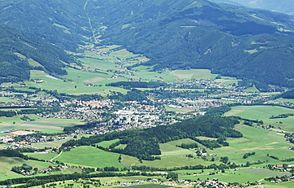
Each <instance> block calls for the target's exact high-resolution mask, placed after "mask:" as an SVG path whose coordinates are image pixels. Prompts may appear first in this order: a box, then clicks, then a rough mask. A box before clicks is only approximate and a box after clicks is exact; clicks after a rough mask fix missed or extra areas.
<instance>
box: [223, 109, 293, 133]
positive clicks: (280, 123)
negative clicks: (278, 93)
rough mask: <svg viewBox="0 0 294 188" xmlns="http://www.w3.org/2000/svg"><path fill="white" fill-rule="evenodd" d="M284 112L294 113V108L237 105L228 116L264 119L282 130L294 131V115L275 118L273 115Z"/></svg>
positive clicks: (268, 123)
mask: <svg viewBox="0 0 294 188" xmlns="http://www.w3.org/2000/svg"><path fill="white" fill-rule="evenodd" d="M282 114H294V109H290V108H284V107H279V106H262V105H257V106H235V107H233V108H232V110H231V111H229V112H227V113H226V114H225V115H226V116H239V117H242V118H245V119H250V120H262V121H263V122H264V123H265V124H266V125H272V126H275V127H276V128H281V129H282V130H285V131H289V132H294V116H290V117H287V118H275V119H271V117H272V116H277V115H282Z"/></svg>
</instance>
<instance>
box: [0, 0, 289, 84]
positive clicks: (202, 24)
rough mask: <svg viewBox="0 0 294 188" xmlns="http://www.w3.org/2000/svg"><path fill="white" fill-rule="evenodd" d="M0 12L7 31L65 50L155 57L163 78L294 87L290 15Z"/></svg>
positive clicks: (142, 7)
mask: <svg viewBox="0 0 294 188" xmlns="http://www.w3.org/2000/svg"><path fill="white" fill-rule="evenodd" d="M0 9H1V12H0V23H1V24H2V25H4V27H9V28H12V29H13V30H16V31H17V32H20V33H22V34H23V35H25V37H26V38H28V40H32V41H34V40H37V41H40V42H44V43H48V44H54V46H55V47H56V48H59V49H62V50H71V51H74V50H76V49H77V47H78V46H79V45H83V44H84V43H85V42H97V41H95V40H93V35H94V37H96V38H98V36H99V37H101V38H102V39H103V42H105V43H112V44H122V45H124V46H126V47H127V48H128V49H129V50H131V51H134V52H138V53H142V54H144V55H146V56H148V57H149V58H150V59H151V60H150V61H149V62H148V64H149V65H155V66H154V68H155V69H156V70H159V69H165V68H169V69H190V68H209V69H212V70H213V71H214V72H216V73H221V74H223V75H230V76H236V77H239V78H245V79H250V80H254V81H257V82H260V83H267V84H274V85H281V86H287V87H294V46H293V44H294V21H293V18H292V17H290V16H287V15H283V14H279V13H273V12H267V11H262V10H251V9H246V8H243V7H237V6H233V5H217V4H214V3H211V2H209V1H206V0H140V1H139V0H107V1H100V0H99V1H98V0H85V1H79V0H74V1H69V0H64V1H55V0H49V1H47V0H46V1H45V0H28V1H27V0H26V1H24V0H11V1H3V0H2V1H0ZM0 34H1V33H0ZM62 50H61V51H62ZM47 54H48V53H47ZM43 55H45V56H46V54H44V53H43ZM62 57H67V56H66V55H65V56H62ZM55 60H57V61H55V62H57V63H55V64H56V65H57V64H58V67H61V68H62V66H63V63H60V61H59V60H60V57H59V56H58V57H56V58H55ZM7 62H10V61H7ZM43 65H44V67H46V69H47V70H49V71H50V69H49V67H51V65H49V64H47V63H43ZM54 70H55V69H54ZM53 72H55V71H53ZM56 73H61V72H58V71H57V72H56ZM21 79H23V78H21Z"/></svg>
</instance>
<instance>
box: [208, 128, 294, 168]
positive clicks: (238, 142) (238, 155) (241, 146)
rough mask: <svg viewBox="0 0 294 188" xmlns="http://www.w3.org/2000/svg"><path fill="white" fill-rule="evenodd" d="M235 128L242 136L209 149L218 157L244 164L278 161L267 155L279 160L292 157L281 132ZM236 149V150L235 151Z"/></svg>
mask: <svg viewBox="0 0 294 188" xmlns="http://www.w3.org/2000/svg"><path fill="white" fill-rule="evenodd" d="M236 129H237V130H238V131H240V132H241V133H242V134H243V137H242V138H237V139H235V138H234V139H228V143H229V146H228V147H221V148H217V149H214V150H211V151H209V152H210V153H214V154H217V156H218V157H224V156H228V157H229V159H230V161H231V162H235V163H237V164H245V163H246V162H247V161H249V162H257V161H258V160H260V161H267V163H274V164H275V163H279V161H277V160H275V159H273V158H271V157H269V156H268V155H270V156H275V157H278V158H279V159H280V160H283V159H288V158H292V157H293V151H291V150H289V147H290V146H291V144H290V143H289V142H287V141H286V140H285V138H284V136H283V135H282V134H277V133H276V132H274V131H270V130H265V129H262V128H256V127H249V126H246V125H237V126H236ZM236 151H238V152H236ZM250 152H255V155H253V156H250V157H248V158H247V159H244V158H243V156H244V154H246V153H250Z"/></svg>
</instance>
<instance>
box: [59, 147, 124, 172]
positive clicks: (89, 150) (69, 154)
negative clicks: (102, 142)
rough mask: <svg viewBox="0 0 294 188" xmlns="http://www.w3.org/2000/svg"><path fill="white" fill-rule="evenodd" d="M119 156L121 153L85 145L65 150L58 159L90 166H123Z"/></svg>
mask: <svg viewBox="0 0 294 188" xmlns="http://www.w3.org/2000/svg"><path fill="white" fill-rule="evenodd" d="M118 158H119V154H116V153H111V152H107V151H103V150H101V149H97V148H94V147H91V146H83V147H77V148H74V149H72V150H70V151H65V152H63V153H62V154H61V155H60V156H59V157H58V158H56V160H57V161H61V162H64V163H68V164H72V165H81V166H88V167H98V168H104V167H118V168H120V167H123V165H122V164H121V163H119V161H118Z"/></svg>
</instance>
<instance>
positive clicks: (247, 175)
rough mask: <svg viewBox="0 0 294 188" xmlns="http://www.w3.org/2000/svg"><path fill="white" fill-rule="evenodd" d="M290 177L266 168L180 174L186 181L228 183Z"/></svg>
mask: <svg viewBox="0 0 294 188" xmlns="http://www.w3.org/2000/svg"><path fill="white" fill-rule="evenodd" d="M283 175H289V173H283V172H276V171H272V170H268V169H264V168H240V169H236V170H226V171H225V172H223V173H222V172H220V171H213V170H204V171H200V170H198V171H189V172H179V178H180V179H184V180H197V179H198V178H199V179H200V180H206V179H207V178H209V179H214V178H216V179H219V180H220V181H222V182H227V183H246V182H248V181H250V182H254V181H262V180H263V179H264V178H267V177H272V176H283Z"/></svg>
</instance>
